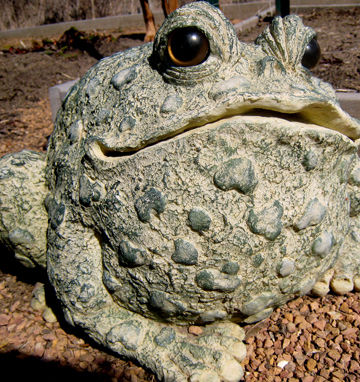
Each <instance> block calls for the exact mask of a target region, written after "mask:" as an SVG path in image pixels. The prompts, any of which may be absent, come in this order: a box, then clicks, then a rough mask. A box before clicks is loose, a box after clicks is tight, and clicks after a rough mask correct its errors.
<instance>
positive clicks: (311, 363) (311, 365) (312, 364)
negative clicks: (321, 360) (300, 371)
mask: <svg viewBox="0 0 360 382" xmlns="http://www.w3.org/2000/svg"><path fill="white" fill-rule="evenodd" d="M315 367H316V361H315V360H314V359H312V358H310V359H309V360H308V361H307V362H306V368H307V369H308V370H309V371H310V372H311V371H314V369H315Z"/></svg>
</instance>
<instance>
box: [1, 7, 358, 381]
mask: <svg viewBox="0 0 360 382" xmlns="http://www.w3.org/2000/svg"><path fill="white" fill-rule="evenodd" d="M315 38H316V34H315V32H314V31H313V30H312V29H311V28H308V27H305V26H303V24H302V22H301V19H300V18H299V17H297V16H294V15H291V16H287V17H286V18H284V19H281V18H280V17H277V18H275V19H274V21H273V23H272V25H271V26H270V27H268V28H266V29H265V30H264V32H263V33H262V34H261V35H260V36H259V37H258V38H257V40H256V42H255V44H244V43H242V42H240V41H238V39H237V36H236V34H235V31H234V29H233V27H232V25H231V23H230V22H229V21H228V20H227V19H226V18H225V17H224V15H223V14H222V13H221V12H220V11H219V10H217V9H216V8H213V7H212V6H210V5H209V4H208V3H205V2H198V3H192V4H190V5H187V6H184V7H183V8H180V9H178V10H176V11H175V12H173V13H172V14H171V15H170V16H169V17H168V18H167V19H166V21H165V22H164V24H163V25H162V27H161V28H160V29H159V31H158V33H157V35H156V39H155V42H154V43H153V44H152V43H149V44H146V45H143V46H141V47H137V48H133V49H130V50H127V51H125V52H121V53H117V54H115V55H113V56H111V57H108V58H105V59H103V60H101V61H100V62H99V63H98V64H96V65H95V66H94V67H93V68H91V69H90V70H89V71H88V73H87V74H86V75H85V76H84V77H83V78H82V79H81V80H80V81H79V82H78V83H77V84H76V85H75V86H74V87H73V88H72V89H71V90H70V92H69V93H68V95H67V97H66V99H65V100H64V102H63V105H62V107H61V109H60V111H59V113H58V115H57V119H56V123H55V129H54V132H53V134H52V136H51V140H50V143H49V148H48V151H47V155H46V157H44V156H43V155H42V154H40V153H36V152H31V151H23V152H21V153H18V154H9V155H6V156H5V157H3V158H2V159H1V163H0V199H1V202H0V213H1V215H0V216H1V220H0V235H1V240H2V242H3V243H4V244H5V245H6V246H8V247H9V248H10V249H11V250H13V252H14V253H15V257H16V258H17V259H18V260H19V261H21V262H22V263H23V264H25V265H27V266H30V267H32V266H36V265H40V266H42V267H44V268H45V267H46V268H47V272H48V277H49V279H50V282H51V284H52V285H53V286H54V289H55V291H56V294H57V297H58V298H59V300H60V301H61V304H62V307H63V312H64V315H65V318H66V320H67V321H68V322H69V323H70V324H71V325H74V326H76V327H79V328H81V329H83V330H84V331H85V332H86V333H88V334H89V335H90V336H91V337H92V338H94V339H95V341H97V342H98V343H101V344H103V345H105V346H107V347H108V348H110V349H111V350H113V351H115V352H117V353H118V354H120V355H122V356H126V357H128V358H131V359H135V360H137V361H138V362H139V363H140V364H141V365H144V366H146V367H147V368H149V369H151V370H152V371H153V372H154V373H155V374H156V375H157V377H158V379H159V380H162V381H166V382H170V381H176V382H185V381H191V382H219V381H226V382H235V381H238V380H240V379H241V378H242V376H243V369H242V367H241V364H240V362H241V361H242V360H243V359H244V357H245V353H246V348H245V345H244V344H243V342H242V340H243V338H244V332H243V330H242V329H241V327H240V326H239V325H238V323H240V322H245V323H253V322H257V321H259V320H262V319H264V318H266V317H268V316H269V315H270V314H271V312H272V311H273V309H274V308H276V307H280V306H282V305H283V304H285V303H286V302H287V301H289V300H291V299H293V298H296V297H297V296H301V295H304V294H306V293H309V292H312V293H314V294H315V295H319V296H320V295H325V294H326V293H327V292H328V291H329V290H330V288H332V290H333V291H335V292H336V293H339V294H342V293H346V292H348V291H351V290H353V289H355V290H357V291H359V290H360V267H359V264H360V254H359V249H358V248H359V242H360V222H359V219H358V213H359V211H360V204H359V200H360V191H359V185H360V165H359V163H358V157H357V145H356V142H355V140H356V139H357V138H358V137H360V123H359V121H357V120H355V119H353V118H351V117H350V116H349V115H348V114H346V113H345V112H344V111H343V110H342V109H341V108H340V106H339V104H338V102H337V100H336V97H335V92H334V90H333V89H332V88H331V86H330V85H329V84H327V83H324V82H322V81H320V80H319V79H317V78H314V77H312V75H311V73H310V71H309V68H311V67H312V66H313V65H315V64H316V62H317V60H318V59H319V51H317V50H316V49H317V46H318V45H317V43H316V41H315V40H314V39H315ZM309 45H310V46H315V50H314V49H310V50H309ZM192 324H195V325H201V326H202V333H201V335H199V336H195V335H193V334H191V333H189V331H188V327H189V325H192Z"/></svg>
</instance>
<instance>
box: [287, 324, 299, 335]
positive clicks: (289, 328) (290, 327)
mask: <svg viewBox="0 0 360 382" xmlns="http://www.w3.org/2000/svg"><path fill="white" fill-rule="evenodd" d="M286 329H287V331H288V332H289V333H295V332H296V331H297V329H296V325H295V324H294V323H293V322H289V323H288V324H287V325H286Z"/></svg>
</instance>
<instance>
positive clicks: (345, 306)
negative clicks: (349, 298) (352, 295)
mask: <svg viewBox="0 0 360 382" xmlns="http://www.w3.org/2000/svg"><path fill="white" fill-rule="evenodd" d="M339 310H340V312H344V313H349V305H348V304H347V302H346V301H344V302H343V303H342V304H341V306H340V308H339Z"/></svg>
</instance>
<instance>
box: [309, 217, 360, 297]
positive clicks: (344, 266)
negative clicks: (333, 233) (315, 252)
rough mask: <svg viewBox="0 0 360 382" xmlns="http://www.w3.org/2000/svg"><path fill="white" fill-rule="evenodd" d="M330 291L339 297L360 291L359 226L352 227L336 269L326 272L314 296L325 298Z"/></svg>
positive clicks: (316, 285) (318, 283)
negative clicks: (353, 291)
mask: <svg viewBox="0 0 360 382" xmlns="http://www.w3.org/2000/svg"><path fill="white" fill-rule="evenodd" d="M330 289H331V290H332V291H333V292H335V293H336V294H339V295H343V294H346V293H348V292H351V291H352V290H355V291H357V292H359V291H360V229H359V228H358V227H357V224H353V225H352V227H351V229H350V232H349V234H348V235H347V237H346V239H345V243H344V247H343V250H342V252H341V254H340V256H339V259H338V261H337V263H336V264H335V267H334V268H331V269H329V270H328V271H327V272H325V274H324V275H323V277H322V278H321V279H320V280H319V281H318V282H317V283H316V284H315V286H314V288H313V290H312V294H314V295H316V296H325V295H326V294H327V293H328V292H329V291H330Z"/></svg>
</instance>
